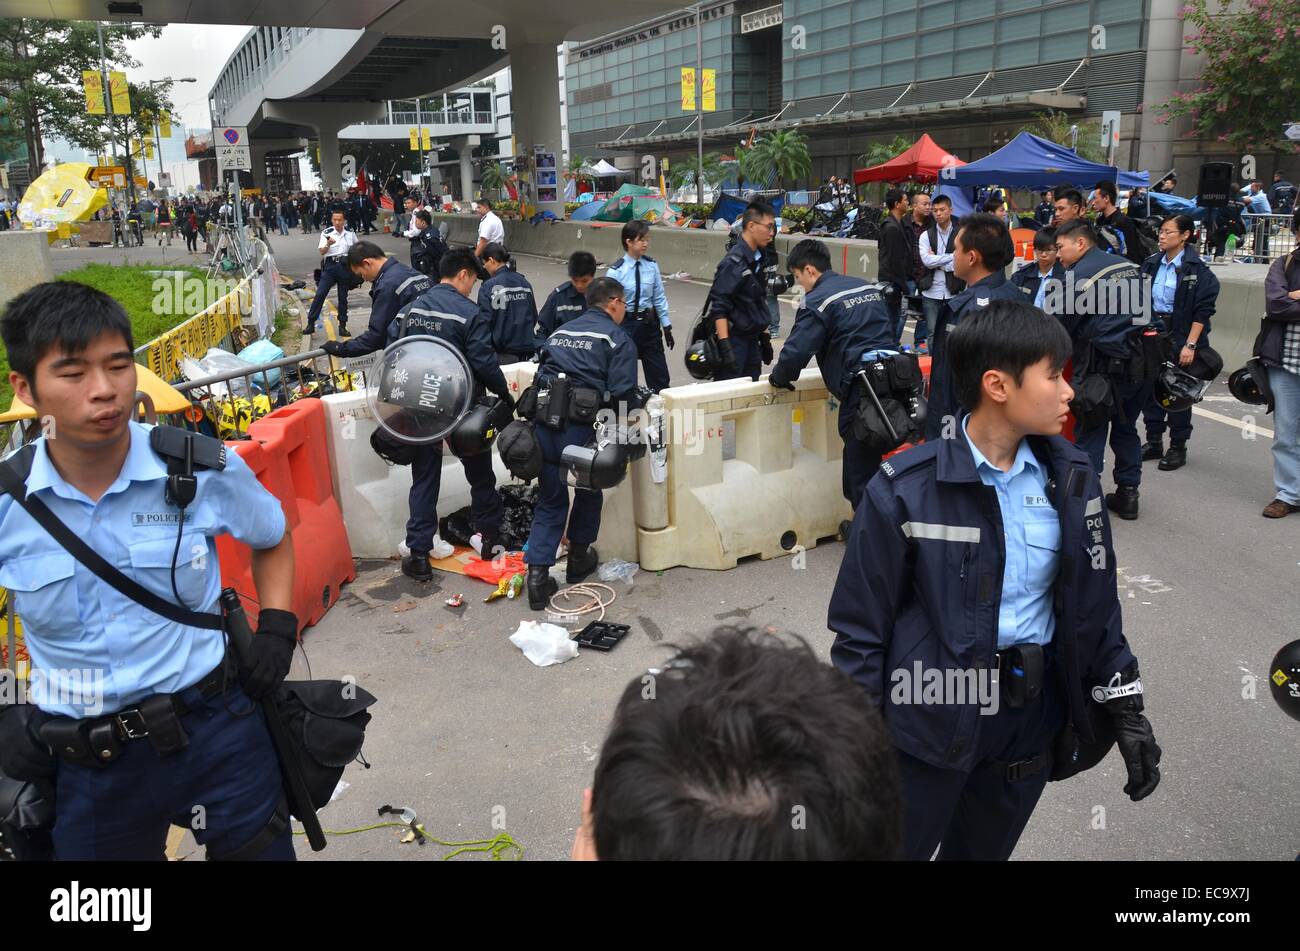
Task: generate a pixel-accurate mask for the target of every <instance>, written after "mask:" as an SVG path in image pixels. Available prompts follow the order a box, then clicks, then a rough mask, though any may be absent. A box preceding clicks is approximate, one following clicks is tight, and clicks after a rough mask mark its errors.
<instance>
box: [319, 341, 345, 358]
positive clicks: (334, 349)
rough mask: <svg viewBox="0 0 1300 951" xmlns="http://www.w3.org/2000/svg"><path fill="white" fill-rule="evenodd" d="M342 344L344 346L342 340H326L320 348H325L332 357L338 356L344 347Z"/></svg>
mask: <svg viewBox="0 0 1300 951" xmlns="http://www.w3.org/2000/svg"><path fill="white" fill-rule="evenodd" d="M342 346H343V341H342V340H326V341H325V342H324V343H323V344H321V345H320V348H321V349H322V350H324V351H325V352H326V353H328V354H329V355H330V356H331V357H337V356H338V355H339V350H340V349H341V348H342Z"/></svg>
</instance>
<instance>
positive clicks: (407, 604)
mask: <svg viewBox="0 0 1300 951" xmlns="http://www.w3.org/2000/svg"><path fill="white" fill-rule="evenodd" d="M418 603H419V602H418V601H399V602H398V603H397V604H394V605H393V613H394V614H398V613H400V612H402V611H410V610H411V609H412V608H414V607H415V606H416V605H417V604H418Z"/></svg>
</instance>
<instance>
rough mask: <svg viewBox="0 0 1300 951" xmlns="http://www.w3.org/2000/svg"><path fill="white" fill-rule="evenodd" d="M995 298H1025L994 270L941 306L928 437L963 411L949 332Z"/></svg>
mask: <svg viewBox="0 0 1300 951" xmlns="http://www.w3.org/2000/svg"><path fill="white" fill-rule="evenodd" d="M995 300H1024V295H1023V294H1021V292H1020V288H1018V287H1016V286H1015V285H1014V284H1012V283H1011V282H1010V281H1008V280H1007V278H1006V275H1005V274H1003V273H1002V272H1001V271H994V272H993V273H992V274H990V275H989V276H988V277H986V278H984V279H983V280H982V281H976V282H975V283H974V284H971V285H970V286H969V287H967V288H966V289H965V290H964V291H962V292H961V293H960V294H958V295H956V296H955V297H950V298H949V299H948V300H947V301H946V302H945V304H946V305H945V306H944V307H942V308H941V309H940V310H939V319H938V321H936V322H935V325H934V329H933V330H932V331H931V335H932V336H931V341H930V352H931V354H932V355H933V359H932V362H931V364H930V397H929V403H928V409H927V412H926V422H925V438H926V439H929V440H933V439H938V438H939V436H940V435H941V434H942V433H943V424H944V417H945V416H953V417H955V416H957V415H958V413H959V411H960V405H959V404H958V403H957V391H956V389H955V388H954V385H953V378H952V364H951V363H949V362H948V334H949V333H951V332H952V329H953V328H954V327H956V326H957V325H958V324H960V323H961V321H962V318H963V317H965V316H966V315H967V314H970V313H974V312H975V311H979V310H983V309H984V308H985V307H988V306H989V304H991V303H992V302H993V301H995Z"/></svg>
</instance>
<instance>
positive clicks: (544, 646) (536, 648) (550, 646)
mask: <svg viewBox="0 0 1300 951" xmlns="http://www.w3.org/2000/svg"><path fill="white" fill-rule="evenodd" d="M510 643H511V644H514V645H515V647H518V648H519V649H520V650H521V651H523V652H524V656H525V657H527V658H528V659H529V660H531V661H532V662H533V663H534V664H536V665H537V666H538V667H550V666H551V665H552V664H562V663H564V662H565V661H566V660H573V658H575V657H577V656H578V644H577V642H576V641H573V640H571V639H570V638H569V632H568V631H566V630H565V629H564V628H562V627H556V626H555V625H554V624H539V623H538V622H537V621H520V622H519V627H518V628H517V629H516V630H515V632H514V633H513V634H511V635H510Z"/></svg>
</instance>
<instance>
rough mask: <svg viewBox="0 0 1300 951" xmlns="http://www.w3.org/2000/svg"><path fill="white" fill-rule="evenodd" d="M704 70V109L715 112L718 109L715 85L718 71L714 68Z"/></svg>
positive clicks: (716, 84)
mask: <svg viewBox="0 0 1300 951" xmlns="http://www.w3.org/2000/svg"><path fill="white" fill-rule="evenodd" d="M703 72H704V83H703V85H704V90H703V93H704V111H705V112H716V111H717V109H718V99H717V86H718V71H717V70H716V69H706V70H704V71H703Z"/></svg>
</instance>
